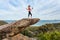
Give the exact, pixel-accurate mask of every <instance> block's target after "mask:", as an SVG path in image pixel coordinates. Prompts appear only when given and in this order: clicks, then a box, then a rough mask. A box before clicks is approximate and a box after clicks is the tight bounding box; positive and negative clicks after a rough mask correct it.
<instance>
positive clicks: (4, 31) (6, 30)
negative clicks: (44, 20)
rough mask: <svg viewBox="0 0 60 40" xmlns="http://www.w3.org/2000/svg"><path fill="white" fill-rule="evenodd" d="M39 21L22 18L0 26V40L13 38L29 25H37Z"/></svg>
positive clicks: (37, 19)
mask: <svg viewBox="0 0 60 40" xmlns="http://www.w3.org/2000/svg"><path fill="white" fill-rule="evenodd" d="M39 20H40V19H39V18H33V19H28V18H24V19H22V20H18V21H16V22H14V23H10V24H5V25H2V26H0V34H1V35H0V36H2V38H5V37H12V36H15V35H17V34H19V33H20V32H21V31H22V30H23V29H25V28H26V27H29V26H30V25H33V24H35V23H37V22H38V21H39Z"/></svg>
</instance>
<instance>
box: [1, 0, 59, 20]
mask: <svg viewBox="0 0 60 40" xmlns="http://www.w3.org/2000/svg"><path fill="white" fill-rule="evenodd" d="M28 5H31V8H33V10H32V15H33V16H32V17H33V18H40V19H41V20H60V0H0V20H19V19H22V18H28V11H27V10H26V8H27V6H28Z"/></svg>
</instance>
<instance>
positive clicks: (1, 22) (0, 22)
mask: <svg viewBox="0 0 60 40" xmlns="http://www.w3.org/2000/svg"><path fill="white" fill-rule="evenodd" d="M4 24H8V23H7V22H5V21H2V20H0V26H1V25H4Z"/></svg>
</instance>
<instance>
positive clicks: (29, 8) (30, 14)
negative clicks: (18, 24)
mask: <svg viewBox="0 0 60 40" xmlns="http://www.w3.org/2000/svg"><path fill="white" fill-rule="evenodd" d="M32 9H33V8H32ZM32 9H31V6H30V5H28V8H27V10H28V18H29V16H31V18H32V13H31V10H32Z"/></svg>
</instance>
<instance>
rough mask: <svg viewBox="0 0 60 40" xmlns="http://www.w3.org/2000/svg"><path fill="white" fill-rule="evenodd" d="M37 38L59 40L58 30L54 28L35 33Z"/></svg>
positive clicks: (40, 39)
mask: <svg viewBox="0 0 60 40" xmlns="http://www.w3.org/2000/svg"><path fill="white" fill-rule="evenodd" d="M37 38H38V40H60V32H59V31H57V30H55V31H51V32H47V33H40V34H38V35H37Z"/></svg>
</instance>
